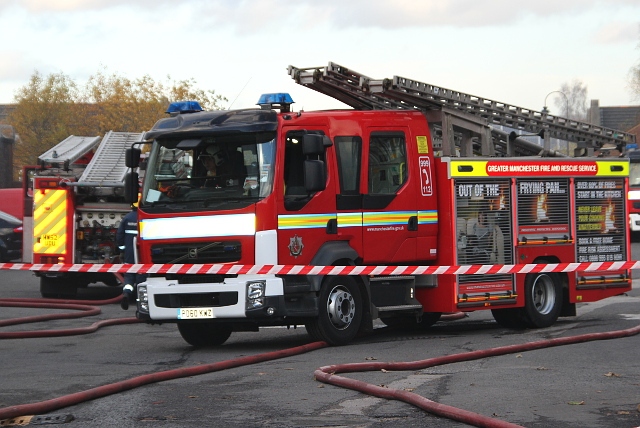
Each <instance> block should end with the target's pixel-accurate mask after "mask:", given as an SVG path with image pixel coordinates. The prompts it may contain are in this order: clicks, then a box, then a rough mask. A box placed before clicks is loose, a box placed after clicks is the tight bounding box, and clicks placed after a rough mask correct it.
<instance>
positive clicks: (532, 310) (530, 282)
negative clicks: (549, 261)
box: [522, 273, 562, 328]
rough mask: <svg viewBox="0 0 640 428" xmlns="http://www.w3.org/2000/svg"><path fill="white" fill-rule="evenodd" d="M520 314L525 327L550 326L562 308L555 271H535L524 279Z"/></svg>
mask: <svg viewBox="0 0 640 428" xmlns="http://www.w3.org/2000/svg"><path fill="white" fill-rule="evenodd" d="M524 299H525V300H524V308H522V314H523V318H524V321H525V323H526V324H527V327H531V328H546V327H550V326H552V325H553V324H554V323H555V322H556V321H557V320H558V317H559V316H560V311H561V310H562V284H561V282H560V275H558V274H557V273H535V274H529V275H527V277H526V279H525V297H524Z"/></svg>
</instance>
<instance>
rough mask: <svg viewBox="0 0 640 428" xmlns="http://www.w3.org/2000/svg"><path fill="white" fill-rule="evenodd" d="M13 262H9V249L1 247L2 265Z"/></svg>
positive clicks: (0, 259)
mask: <svg viewBox="0 0 640 428" xmlns="http://www.w3.org/2000/svg"><path fill="white" fill-rule="evenodd" d="M10 261H11V260H9V257H8V256H7V249H6V248H5V247H4V246H2V245H0V262H1V263H7V262H10Z"/></svg>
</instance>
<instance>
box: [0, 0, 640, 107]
mask: <svg viewBox="0 0 640 428" xmlns="http://www.w3.org/2000/svg"><path fill="white" fill-rule="evenodd" d="M0 28H2V32H3V36H4V37H3V42H2V44H1V47H0V53H1V58H2V61H1V62H0V103H11V102H13V101H14V95H15V92H16V89H17V88H19V87H21V86H24V85H25V84H27V82H28V80H29V77H30V76H31V75H32V74H33V72H34V71H36V70H37V71H39V72H40V73H41V74H44V75H47V74H49V73H59V72H62V73H64V74H66V75H68V76H70V77H71V78H72V79H73V80H74V81H76V82H77V83H79V84H84V83H85V82H86V80H87V78H88V77H89V76H90V75H92V74H95V73H96V72H98V71H100V70H104V68H105V67H106V72H107V73H109V74H110V73H113V72H117V73H119V74H121V75H123V76H126V77H128V78H132V79H135V78H138V77H142V76H144V75H149V76H151V77H152V78H154V79H155V80H157V81H162V82H166V81H167V80H166V79H167V76H171V78H172V79H174V80H183V79H191V78H193V79H195V80H196V82H197V87H199V88H201V89H213V90H215V91H216V93H218V94H221V95H223V96H225V97H226V98H228V99H229V102H228V103H227V104H226V105H225V107H229V106H230V105H231V107H232V108H240V107H250V106H253V105H255V103H256V101H257V100H258V97H259V96H260V94H262V93H265V92H289V93H290V94H291V95H292V97H293V99H294V101H296V104H294V109H296V110H299V109H305V110H312V109H318V108H332V107H341V106H342V104H341V103H339V102H337V101H333V100H331V99H330V98H328V97H326V96H324V95H320V94H316V93H315V92H314V91H312V90H310V89H307V88H304V87H302V86H299V85H297V84H295V83H294V82H293V80H291V78H290V77H289V76H288V74H287V70H286V69H287V66H288V65H290V64H291V65H294V66H296V67H311V66H323V65H326V64H327V63H328V62H329V61H333V62H336V63H338V64H341V65H344V66H346V67H349V68H351V69H353V70H356V71H358V72H360V73H362V74H365V75H368V76H370V77H372V78H385V77H393V76H394V75H398V76H402V77H407V78H411V79H415V80H419V81H421V82H425V83H430V84H434V85H436V86H440V87H444V88H449V89H453V90H457V91H461V92H466V93H470V94H473V95H477V96H481V97H485V98H489V99H493V100H497V101H501V102H505V103H508V104H512V105H516V106H520V107H525V108H530V109H533V110H540V109H542V107H543V105H544V101H545V98H546V97H547V95H548V94H549V93H550V92H552V91H554V90H558V89H559V88H560V85H562V84H563V83H564V82H570V81H572V80H573V79H579V80H581V81H582V82H583V83H584V84H586V86H587V89H588V98H589V99H599V100H600V105H601V106H615V105H629V104H640V100H635V101H634V100H633V99H632V97H631V94H630V91H629V89H628V86H627V76H628V73H629V70H630V68H631V67H632V66H634V65H636V64H638V61H640V49H639V48H638V46H639V42H640V0H607V1H595V0H535V1H526V2H525V1H513V0H509V1H507V0H482V1H479V0H320V1H319V0H296V1H277V0H181V1H176V0H0ZM560 96H561V95H559V94H551V95H550V96H549V97H548V99H547V104H548V105H549V107H550V109H551V111H552V113H553V112H554V110H558V109H557V108H556V107H555V106H556V104H555V98H556V97H560ZM556 113H560V112H559V111H556Z"/></svg>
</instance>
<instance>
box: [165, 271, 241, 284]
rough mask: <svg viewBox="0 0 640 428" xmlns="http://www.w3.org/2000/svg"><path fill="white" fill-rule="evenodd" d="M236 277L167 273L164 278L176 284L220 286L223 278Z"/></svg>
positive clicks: (232, 276)
mask: <svg viewBox="0 0 640 428" xmlns="http://www.w3.org/2000/svg"><path fill="white" fill-rule="evenodd" d="M237 277H238V275H219V274H202V275H200V274H184V275H183V274H177V273H168V274H166V275H165V278H167V279H168V280H174V281H178V284H220V283H222V282H224V279H225V278H237Z"/></svg>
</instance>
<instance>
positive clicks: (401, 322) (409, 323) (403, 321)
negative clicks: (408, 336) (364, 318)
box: [380, 312, 442, 331]
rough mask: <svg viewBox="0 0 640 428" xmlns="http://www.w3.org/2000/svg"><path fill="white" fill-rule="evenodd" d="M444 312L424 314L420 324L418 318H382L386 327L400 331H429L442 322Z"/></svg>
mask: <svg viewBox="0 0 640 428" xmlns="http://www.w3.org/2000/svg"><path fill="white" fill-rule="evenodd" d="M440 317H442V312H425V313H423V314H422V319H421V320H420V322H417V321H416V317H410V316H398V317H388V318H387V317H384V318H380V321H382V322H383V323H384V324H385V325H388V326H389V327H393V328H397V329H398V330H406V331H420V330H427V329H428V328H429V327H431V326H432V325H434V324H435V323H437V322H438V321H440Z"/></svg>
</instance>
